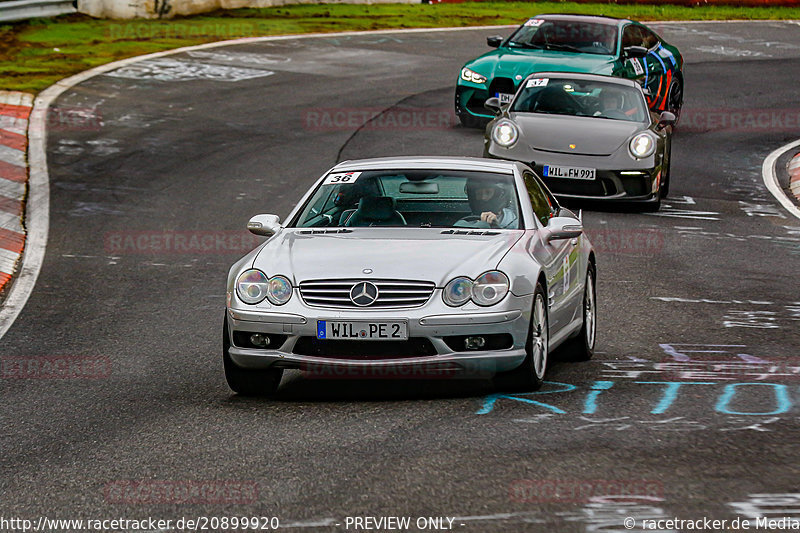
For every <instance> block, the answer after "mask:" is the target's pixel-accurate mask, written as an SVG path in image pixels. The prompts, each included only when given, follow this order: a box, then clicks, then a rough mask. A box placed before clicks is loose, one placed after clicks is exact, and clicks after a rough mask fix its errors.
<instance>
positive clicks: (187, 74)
mask: <svg viewBox="0 0 800 533" xmlns="http://www.w3.org/2000/svg"><path fill="white" fill-rule="evenodd" d="M272 74H274V72H272V71H270V70H260V69H254V68H247V67H232V66H227V65H215V64H211V63H201V62H198V61H191V60H185V59H172V58H163V57H162V58H157V59H148V60H145V61H140V62H138V63H133V64H130V65H126V66H124V67H122V68H118V69H117V70H114V71H111V72H109V73H108V74H107V76H112V77H114V78H128V79H134V80H157V81H190V80H213V81H229V82H236V81H242V80H249V79H253V78H263V77H265V76H271V75H272Z"/></svg>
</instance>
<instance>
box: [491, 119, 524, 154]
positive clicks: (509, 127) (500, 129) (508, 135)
mask: <svg viewBox="0 0 800 533" xmlns="http://www.w3.org/2000/svg"><path fill="white" fill-rule="evenodd" d="M518 138H519V130H518V129H517V127H516V126H515V125H514V123H513V122H511V121H510V120H501V121H500V122H498V123H497V124H495V125H494V128H493V129H492V140H494V142H496V143H497V144H499V145H500V146H502V147H503V148H509V147H511V146H512V145H513V144H514V143H515V142H517V139H518Z"/></svg>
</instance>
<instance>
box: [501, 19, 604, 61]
mask: <svg viewBox="0 0 800 533" xmlns="http://www.w3.org/2000/svg"><path fill="white" fill-rule="evenodd" d="M507 45H508V46H510V47H512V48H533V49H541V50H558V51H562V52H576V53H581V54H600V55H616V53H617V26H616V25H613V24H603V23H597V22H584V21H576V20H572V19H564V20H559V19H541V18H538V19H537V18H533V19H530V20H528V21H527V22H525V24H523V25H522V26H520V27H519V28H518V29H517V31H515V32H514V34H513V35H512V36H511V37H510V38H509V40H508V43H507Z"/></svg>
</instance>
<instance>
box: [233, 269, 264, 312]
mask: <svg viewBox="0 0 800 533" xmlns="http://www.w3.org/2000/svg"><path fill="white" fill-rule="evenodd" d="M268 291H269V280H268V279H267V276H266V275H265V274H264V273H263V272H261V271H260V270H257V269H255V268H251V269H250V270H245V271H244V272H242V273H241V274H240V275H239V277H238V278H237V280H236V294H237V295H238V296H239V299H240V300H241V301H243V302H244V303H246V304H250V305H255V304H257V303H259V302H262V301H263V300H264V298H266V297H267V292H268Z"/></svg>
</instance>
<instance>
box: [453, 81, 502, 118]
mask: <svg viewBox="0 0 800 533" xmlns="http://www.w3.org/2000/svg"><path fill="white" fill-rule="evenodd" d="M489 97H490V95H489V89H488V87H480V88H478V87H475V86H472V85H457V86H456V101H455V107H456V115H459V116H462V115H467V116H472V117H476V118H482V119H493V118H494V115H492V114H491V113H490V112H489V111H488V110H487V109H486V108H485V107H483V104H484V103H485V102H486V100H488V99H489Z"/></svg>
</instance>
